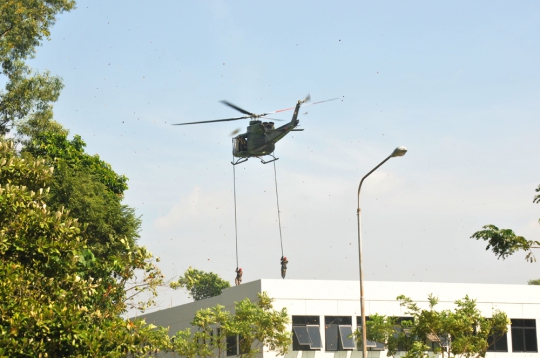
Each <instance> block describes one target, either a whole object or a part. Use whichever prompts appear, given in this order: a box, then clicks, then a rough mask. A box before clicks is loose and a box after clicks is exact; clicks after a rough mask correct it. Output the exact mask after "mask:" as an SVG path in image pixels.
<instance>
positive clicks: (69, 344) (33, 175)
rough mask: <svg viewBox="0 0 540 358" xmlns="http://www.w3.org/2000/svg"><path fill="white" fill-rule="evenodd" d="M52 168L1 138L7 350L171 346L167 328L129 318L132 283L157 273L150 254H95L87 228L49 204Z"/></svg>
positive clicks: (1, 325)
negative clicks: (101, 256) (136, 277)
mask: <svg viewBox="0 0 540 358" xmlns="http://www.w3.org/2000/svg"><path fill="white" fill-rule="evenodd" d="M52 177H53V168H52V167H50V166H48V165H47V164H46V160H43V159H34V158H32V157H31V156H29V155H25V154H24V153H23V154H19V153H17V151H16V150H15V145H14V143H13V142H10V141H5V140H0V183H1V185H0V356H9V357H18V356H30V355H31V356H47V355H48V356H49V357H64V356H91V357H97V356H103V355H107V356H111V357H115V356H118V357H120V356H124V357H125V355H126V354H127V353H132V354H139V353H141V354H142V353H144V352H147V351H149V348H148V347H147V345H148V344H150V342H151V343H152V344H153V345H157V346H160V347H162V346H164V347H167V346H166V345H164V344H165V343H166V342H167V339H168V338H167V339H166V338H164V337H165V336H166V337H168V336H167V334H166V331H165V330H163V329H154V328H155V327H150V326H148V325H146V324H144V322H142V321H137V322H127V321H126V320H124V319H122V318H121V317H120V314H122V313H123V312H125V310H126V298H127V297H126V287H125V285H126V281H127V280H129V279H130V278H131V277H133V275H134V273H135V271H136V270H141V269H143V270H148V272H150V273H152V263H151V262H150V259H151V255H150V253H148V252H147V251H146V249H144V248H142V247H138V246H136V245H134V244H130V243H129V242H128V241H127V240H125V239H120V242H122V243H123V244H124V246H125V250H124V251H123V252H117V253H116V254H115V255H114V256H113V257H111V258H112V260H110V261H109V260H99V259H96V257H95V256H94V255H93V252H92V250H91V246H90V245H89V241H88V239H87V236H86V235H85V232H84V226H83V225H82V224H81V223H79V222H78V220H77V218H74V217H73V216H71V214H70V213H69V211H68V210H65V209H63V208H62V209H59V210H56V209H52V208H51V206H49V205H47V200H48V196H49V195H50V194H49V192H50V190H49V188H48V184H49V183H50V181H51V180H52Z"/></svg>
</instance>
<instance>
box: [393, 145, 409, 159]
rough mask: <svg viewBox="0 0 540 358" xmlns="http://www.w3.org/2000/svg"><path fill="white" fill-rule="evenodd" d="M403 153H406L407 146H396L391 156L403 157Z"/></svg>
mask: <svg viewBox="0 0 540 358" xmlns="http://www.w3.org/2000/svg"><path fill="white" fill-rule="evenodd" d="M405 153H407V148H405V147H397V148H396V149H394V151H393V152H392V155H391V157H403V156H404V155H405Z"/></svg>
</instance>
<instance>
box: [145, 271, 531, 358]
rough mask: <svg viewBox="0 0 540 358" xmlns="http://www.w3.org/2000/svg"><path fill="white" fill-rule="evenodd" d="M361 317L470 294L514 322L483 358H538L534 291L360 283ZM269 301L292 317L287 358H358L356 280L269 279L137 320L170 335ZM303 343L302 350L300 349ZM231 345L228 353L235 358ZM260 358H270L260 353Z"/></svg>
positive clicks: (373, 353) (373, 355) (376, 350)
mask: <svg viewBox="0 0 540 358" xmlns="http://www.w3.org/2000/svg"><path fill="white" fill-rule="evenodd" d="M364 290H365V302H366V315H367V316H369V315H371V314H375V313H378V314H382V315H387V316H396V317H405V316H406V314H405V312H404V310H405V309H404V308H403V307H401V306H400V305H399V302H398V301H396V297H397V296H399V295H402V294H403V295H405V296H407V297H410V298H411V299H412V300H413V301H415V302H421V303H422V302H423V303H426V307H427V297H428V295H429V294H430V293H432V294H433V295H435V296H436V297H439V304H438V305H437V310H441V309H454V308H455V305H454V301H456V300H458V299H462V298H464V297H465V296H466V295H468V296H469V297H470V298H472V299H476V302H477V307H478V308H479V309H480V310H481V311H482V314H483V315H484V316H487V317H489V316H490V315H491V313H492V311H493V310H495V309H499V310H501V311H503V312H505V313H506V314H507V315H508V317H509V318H511V319H512V328H511V329H510V330H509V332H508V334H507V336H506V337H503V338H502V339H501V340H500V341H498V342H497V346H496V347H495V349H496V351H493V348H492V351H489V352H488V354H487V356H488V357H509V358H510V357H539V358H540V353H538V344H537V342H538V332H537V329H536V326H537V323H536V322H537V320H538V319H540V286H528V285H498V284H471V283H430V282H374V281H368V282H366V283H365V288H364ZM260 292H266V293H267V294H268V296H269V297H272V298H274V308H275V309H281V308H284V307H285V308H287V311H288V313H289V315H290V316H291V327H290V331H291V332H292V333H293V341H294V343H293V345H292V346H291V347H290V349H289V353H288V354H287V355H286V357H287V358H361V356H362V352H361V351H357V350H356V349H355V348H353V347H354V345H353V342H352V340H351V339H347V336H348V334H350V332H351V331H354V330H355V329H356V327H357V322H359V320H360V317H359V316H360V304H359V297H360V294H359V286H358V281H315V280H267V279H262V280H258V281H253V282H248V283H244V284H242V285H240V286H236V287H232V288H229V289H226V290H224V291H223V294H222V295H220V296H217V297H212V298H208V299H205V300H201V301H196V302H192V303H188V304H185V305H181V306H177V307H172V308H169V309H164V310H161V311H157V312H153V313H149V314H146V315H143V316H141V317H140V318H145V319H146V321H147V322H148V323H153V324H156V325H159V326H165V327H167V326H168V327H170V332H171V333H174V332H176V331H178V330H182V329H185V328H188V327H190V322H191V321H192V319H193V317H194V315H195V312H196V311H197V310H199V309H201V308H208V307H212V306H215V305H216V304H220V305H222V306H225V307H226V309H227V310H229V311H231V312H234V303H235V302H238V301H241V300H242V299H244V298H246V297H248V298H250V299H251V300H252V301H255V300H257V293H260ZM301 343H307V344H301ZM237 348H238V347H236V346H234V347H233V346H232V345H231V346H229V347H228V355H231V356H234V355H235V354H236V353H237V352H238V350H237ZM380 349H381V348H380V347H376V346H374V347H371V348H370V352H369V358H378V357H381V358H382V357H386V352H383V351H381V350H380ZM259 357H260V358H263V357H264V358H267V357H275V353H273V352H266V351H265V352H261V353H260V355H259Z"/></svg>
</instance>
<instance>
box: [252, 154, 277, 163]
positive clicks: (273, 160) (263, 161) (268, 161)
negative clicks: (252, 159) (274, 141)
mask: <svg viewBox="0 0 540 358" xmlns="http://www.w3.org/2000/svg"><path fill="white" fill-rule="evenodd" d="M268 155H269V156H271V157H272V158H274V159H272V160H267V161H265V160H264V159H262V158H261V157H257V158H259V159H260V160H261V163H263V164H268V163H272V162H275V161H276V160H278V159H279V158H276V157H274V156H273V155H272V154H268Z"/></svg>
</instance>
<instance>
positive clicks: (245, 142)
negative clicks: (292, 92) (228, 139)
mask: <svg viewBox="0 0 540 358" xmlns="http://www.w3.org/2000/svg"><path fill="white" fill-rule="evenodd" d="M301 105H302V103H301V102H300V101H299V102H298V103H297V105H296V108H295V109H294V114H293V117H292V120H291V121H290V122H289V123H287V124H285V125H283V126H281V127H278V128H275V127H274V122H262V121H260V120H252V121H250V122H249V127H247V132H246V133H242V134H239V135H237V136H236V137H234V138H233V155H234V156H235V157H237V158H251V157H261V156H265V155H270V154H272V153H273V152H274V149H275V147H276V146H275V144H276V143H277V142H278V141H280V140H281V139H282V138H283V137H285V136H286V135H287V134H289V132H292V131H300V130H303V129H296V130H295V128H296V127H297V126H298V123H299V120H298V119H297V117H298V111H299V109H300V106H301Z"/></svg>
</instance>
